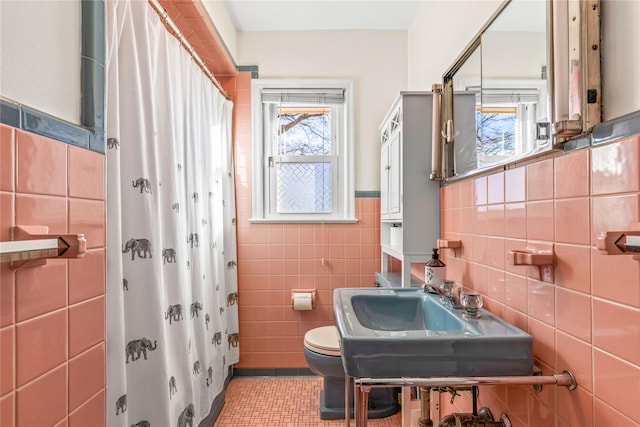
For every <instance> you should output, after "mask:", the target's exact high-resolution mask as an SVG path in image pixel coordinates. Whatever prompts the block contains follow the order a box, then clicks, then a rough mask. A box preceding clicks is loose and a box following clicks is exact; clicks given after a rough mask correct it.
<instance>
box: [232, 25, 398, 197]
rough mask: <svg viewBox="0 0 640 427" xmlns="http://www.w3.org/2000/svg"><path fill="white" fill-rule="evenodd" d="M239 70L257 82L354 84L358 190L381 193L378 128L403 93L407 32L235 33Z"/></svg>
mask: <svg viewBox="0 0 640 427" xmlns="http://www.w3.org/2000/svg"><path fill="white" fill-rule="evenodd" d="M238 64H239V65H257V66H258V70H259V74H260V77H261V78H321V79H326V78H340V79H351V80H353V82H354V93H355V103H356V110H355V121H356V129H355V133H356V150H355V151H356V190H359V191H367V190H379V189H380V171H379V164H380V138H379V135H378V126H379V125H380V123H381V122H382V119H383V118H384V115H385V113H386V112H387V109H388V108H389V107H390V106H391V103H392V102H393V100H394V99H395V97H396V95H397V94H398V92H399V91H401V90H405V89H406V87H407V33H406V31H293V32H291V31H290V32H266V31H265V32H257V31H256V32H253V31H251V32H239V33H238Z"/></svg>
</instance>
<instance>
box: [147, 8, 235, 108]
mask: <svg viewBox="0 0 640 427" xmlns="http://www.w3.org/2000/svg"><path fill="white" fill-rule="evenodd" d="M148 2H149V4H150V5H151V7H153V9H154V10H155V11H156V13H157V14H158V15H160V19H162V21H163V22H164V24H165V27H168V28H167V29H168V30H170V32H172V33H173V35H174V36H175V37H176V38H177V39H178V41H179V42H180V44H182V46H183V47H184V48H185V49H186V50H187V52H188V53H189V55H191V57H192V58H193V60H194V61H196V64H198V66H199V67H200V69H201V70H202V72H203V73H204V74H205V75H206V76H207V77H208V78H209V80H211V83H213V85H214V86H215V87H216V88H217V89H218V90H219V91H220V93H221V94H222V96H224V97H225V98H226V99H228V100H230V99H231V96H229V94H228V93H227V91H226V90H224V88H223V87H222V85H221V84H220V82H219V81H218V79H216V77H215V76H214V75H213V73H212V72H211V70H209V68H208V67H207V65H206V64H205V63H204V61H203V60H202V58H200V56H199V55H198V53H197V52H196V50H195V49H194V48H193V46H191V43H189V42H188V41H187V39H186V38H185V37H184V35H183V34H182V31H180V29H179V28H178V26H177V25H176V23H175V22H173V20H172V19H171V18H170V17H169V14H168V13H167V11H166V10H165V9H164V8H163V7H162V5H161V4H160V3H159V2H158V0H148Z"/></svg>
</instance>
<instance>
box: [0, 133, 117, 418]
mask: <svg viewBox="0 0 640 427" xmlns="http://www.w3.org/2000/svg"><path fill="white" fill-rule="evenodd" d="M0 154H1V155H0V213H1V216H0V237H1V238H2V240H9V231H10V228H11V227H12V226H14V225H45V226H48V227H49V232H50V233H84V234H85V238H86V239H87V248H88V250H87V253H86V254H85V256H84V257H83V258H78V259H69V260H65V259H57V260H49V261H48V262H47V265H45V266H40V267H34V268H24V269H20V270H16V271H14V270H11V269H10V268H9V265H8V264H6V263H4V264H2V265H0V292H1V295H0V304H1V312H0V314H1V315H0V340H1V346H0V350H1V359H0V371H1V372H0V379H1V380H0V408H1V412H0V424H1V425H2V426H3V427H4V426H7V427H10V426H18V427H21V426H25V427H29V426H45V425H65V426H66V425H78V426H80V425H102V424H103V423H104V388H105V378H104V371H105V368H104V348H105V344H104V327H105V321H104V319H105V312H104V294H105V210H104V156H103V155H102V154H98V153H95V152H91V151H88V150H85V149H82V148H78V147H74V146H70V145H68V144H64V143H61V142H59V141H55V140H52V139H49V138H45V137H42V136H39V135H35V134H32V133H28V132H25V131H22V130H17V129H14V128H12V127H9V126H6V125H0Z"/></svg>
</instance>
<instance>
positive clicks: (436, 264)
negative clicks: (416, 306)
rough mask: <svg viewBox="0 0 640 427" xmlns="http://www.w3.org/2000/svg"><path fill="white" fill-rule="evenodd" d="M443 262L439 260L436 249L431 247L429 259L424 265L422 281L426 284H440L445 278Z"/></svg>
mask: <svg viewBox="0 0 640 427" xmlns="http://www.w3.org/2000/svg"><path fill="white" fill-rule="evenodd" d="M444 269H445V264H444V262H442V261H441V260H440V255H439V254H438V249H436V248H433V254H431V259H430V260H429V261H427V263H426V264H425V266H424V283H425V284H426V285H432V286H440V283H442V281H443V280H444V278H445V274H444V273H445V272H444Z"/></svg>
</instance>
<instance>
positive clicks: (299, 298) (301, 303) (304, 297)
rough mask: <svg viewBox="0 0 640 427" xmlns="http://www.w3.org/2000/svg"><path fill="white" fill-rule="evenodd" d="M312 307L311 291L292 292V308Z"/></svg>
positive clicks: (303, 308) (307, 308) (308, 308)
mask: <svg viewBox="0 0 640 427" xmlns="http://www.w3.org/2000/svg"><path fill="white" fill-rule="evenodd" d="M312 308H313V297H312V295H311V293H294V294H293V309H294V310H311V309H312Z"/></svg>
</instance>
